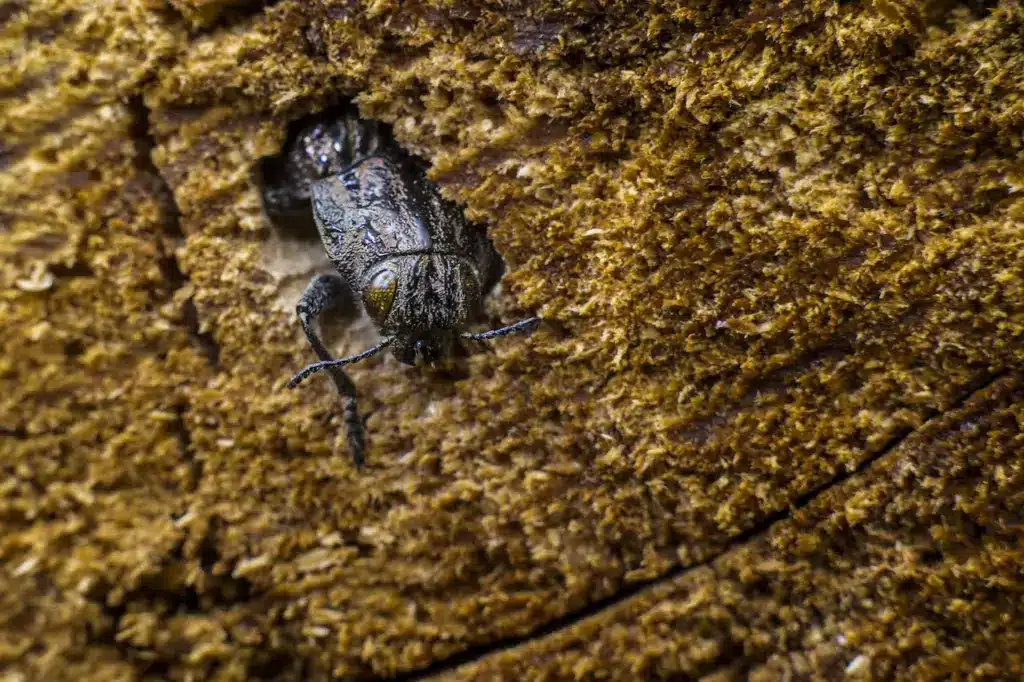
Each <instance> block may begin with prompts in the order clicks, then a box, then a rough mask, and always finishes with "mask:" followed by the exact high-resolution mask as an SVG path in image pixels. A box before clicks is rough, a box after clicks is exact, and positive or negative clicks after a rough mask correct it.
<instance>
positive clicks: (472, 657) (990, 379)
mask: <svg viewBox="0 0 1024 682" xmlns="http://www.w3.org/2000/svg"><path fill="white" fill-rule="evenodd" d="M1006 375H1007V373H1006V372H1002V373H999V374H994V375H989V376H987V377H984V378H982V379H981V380H979V381H977V382H975V383H974V384H972V385H970V386H968V387H967V389H966V390H965V391H964V392H963V393H962V394H961V395H960V396H959V397H958V398H957V399H956V400H955V401H953V403H952V404H951V405H950V406H949V407H948V408H946V409H945V410H941V411H940V410H935V411H934V412H933V413H932V414H930V415H929V416H928V417H927V419H925V421H924V422H923V423H922V424H921V425H920V426H918V427H917V428H910V427H907V428H905V429H903V430H901V431H900V432H898V433H897V434H895V435H893V437H892V438H891V439H889V441H888V442H886V443H885V444H884V445H882V446H881V447H880V448H879V449H878V450H877V451H876V452H874V453H872V454H869V455H868V456H866V457H865V458H864V459H863V460H862V461H861V462H860V463H858V464H857V466H855V467H853V468H852V469H846V470H843V471H840V472H838V473H836V474H835V475H834V476H832V478H830V479H829V480H827V481H825V482H824V483H822V484H821V485H819V486H816V487H814V488H812V489H810V490H808V491H807V492H805V493H803V494H802V495H799V496H798V497H797V498H796V499H795V500H794V501H793V503H792V504H790V505H789V506H788V507H786V508H783V509H778V510H776V511H774V512H772V513H770V514H768V516H766V517H765V518H764V519H763V520H762V521H761V522H760V523H758V524H757V525H755V526H753V527H751V528H750V529H748V530H746V531H743V532H742V533H740V534H738V535H737V536H735V537H734V538H733V540H732V541H731V542H729V543H728V544H727V545H726V546H725V547H723V548H722V549H721V550H719V551H717V552H714V553H712V554H711V555H710V556H708V557H705V558H704V559H702V560H700V561H697V562H694V563H690V564H687V565H684V566H677V567H676V568H673V569H671V570H670V571H668V572H666V573H665V574H663V575H661V576H659V577H657V578H652V579H650V580H645V581H642V582H637V583H634V584H632V585H627V586H626V587H624V588H622V589H620V590H619V591H618V592H615V593H614V594H611V595H609V596H607V597H604V598H601V599H598V600H596V601H593V602H591V603H590V604H588V605H586V606H585V607H583V608H580V609H576V610H574V611H570V612H568V613H566V614H564V615H562V616H560V617H558V618H555V619H553V620H551V621H548V622H547V623H544V624H542V625H540V626H539V627H537V628H534V629H533V630H531V631H529V632H527V633H524V634H520V635H512V636H509V637H504V638H501V639H498V640H496V641H492V642H488V643H484V644H479V645H475V646H471V647H469V648H467V649H464V650H463V651H461V652H459V653H457V654H454V655H452V656H449V657H447V658H444V659H441V660H439V661H436V662H435V663H433V664H431V665H429V666H427V667H425V668H420V669H418V670H412V671H409V672H406V673H402V674H399V675H396V676H393V677H389V678H387V679H389V680H392V681H393V682H394V681H397V682H417V681H421V680H428V679H430V678H434V677H437V676H440V675H443V674H445V673H449V672H451V671H453V670H455V669H457V668H460V667H462V666H465V665H469V664H472V663H476V662H479V661H482V660H485V659H486V658H488V657H490V656H493V655H494V654H498V653H501V652H503V651H508V650H511V649H514V648H516V647H519V646H522V645H526V644H529V643H531V642H535V641H539V640H542V639H544V638H546V637H548V636H551V635H554V634H556V633H558V632H560V631H562V630H565V629H567V628H569V627H572V626H575V625H578V624H580V623H582V622H583V621H585V620H587V619H589V618H592V617H595V616H597V615H599V614H601V613H602V612H605V611H608V610H609V609H612V608H615V607H616V606H618V605H620V604H623V603H625V602H626V601H628V600H629V599H631V598H633V597H636V596H638V595H639V594H640V593H642V592H646V591H648V590H651V589H654V588H656V587H658V586H660V585H664V584H667V583H670V582H672V581H675V580H678V579H680V578H682V577H683V576H685V575H686V574H687V573H690V572H693V571H696V570H699V569H702V568H705V567H708V566H709V565H711V564H712V563H714V562H715V561H716V560H717V559H718V558H720V557H722V556H724V555H725V554H728V553H729V552H732V551H735V550H737V549H738V548H739V547H741V546H743V545H745V544H747V543H750V542H752V541H754V540H756V539H758V538H759V537H761V536H763V535H766V534H767V533H769V532H770V531H771V529H772V528H773V527H775V526H776V525H777V524H778V523H780V522H784V521H787V520H789V519H791V518H792V517H793V515H794V514H795V513H796V512H799V511H801V510H803V509H805V508H807V507H808V506H810V505H811V504H812V503H813V502H814V501H815V500H817V499H818V498H820V497H821V496H822V495H825V494H827V493H828V492H829V491H831V490H833V489H835V488H837V487H839V486H842V485H843V484H845V483H846V482H847V481H849V480H850V479H852V478H854V477H855V476H857V475H859V474H862V473H864V472H865V471H866V470H868V469H869V468H870V467H871V466H872V465H873V464H875V463H876V462H878V461H879V460H881V459H882V458H884V457H885V456H886V455H888V454H890V453H891V452H893V451H894V450H896V449H897V448H898V447H900V445H902V444H903V443H904V442H905V441H906V440H907V439H908V438H910V437H911V436H913V435H914V434H917V433H920V432H922V431H923V430H924V429H926V428H927V427H928V426H929V425H931V424H933V423H935V421H936V420H938V419H941V418H942V417H943V416H945V415H946V414H948V413H949V412H952V411H954V410H957V409H960V408H961V407H963V405H964V404H965V403H967V401H969V400H970V399H971V398H972V397H973V396H974V395H976V394H978V393H979V392H981V391H983V390H985V389H986V388H988V387H989V386H990V385H992V384H993V383H994V382H996V381H998V380H999V379H1000V378H1002V377H1003V376H1006ZM716 669H717V666H715V665H714V664H712V665H710V666H709V668H708V671H707V672H712V671H714V670H716ZM364 679H365V680H366V681H367V682H369V681H370V680H381V679H385V678H382V677H378V676H374V677H367V678H364Z"/></svg>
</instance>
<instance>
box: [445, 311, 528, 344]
mask: <svg viewBox="0 0 1024 682" xmlns="http://www.w3.org/2000/svg"><path fill="white" fill-rule="evenodd" d="M539 326H540V318H539V317H531V318H529V319H526V320H520V321H519V322H516V323H515V324H510V325H509V326H507V327H502V328H501V329H492V330H491V331H489V332H482V333H480V334H471V333H470V332H466V333H464V334H462V338H464V339H473V340H474V341H489V340H490V339H494V338H497V337H499V336H506V335H508V334H530V333H532V332H533V331H534V330H535V329H536V328H537V327H539Z"/></svg>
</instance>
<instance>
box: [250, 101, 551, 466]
mask: <svg viewBox="0 0 1024 682" xmlns="http://www.w3.org/2000/svg"><path fill="white" fill-rule="evenodd" d="M426 170H427V167H426V165H425V164H424V162H423V161H421V160H420V159H418V158H416V157H414V156H412V155H411V154H409V153H407V152H406V151H405V150H403V149H402V148H401V147H400V146H399V145H398V143H397V142H395V141H394V139H393V138H391V137H390V135H388V134H387V131H386V130H385V129H384V127H383V126H381V125H380V124H378V123H377V122H375V121H369V120H364V119H361V118H359V117H358V116H357V115H356V114H355V113H354V112H351V111H342V112H335V113H334V114H328V115H326V116H322V117H318V118H314V119H311V120H307V121H305V122H301V123H300V125H299V127H298V129H297V132H296V134H295V135H293V136H290V139H289V141H288V142H286V145H285V149H284V151H283V152H282V154H281V155H279V156H277V157H273V158H270V159H265V160H263V161H262V162H261V165H260V173H261V176H262V196H263V205H264V209H265V210H266V212H267V213H268V215H269V216H270V217H271V219H277V220H289V219H296V218H297V219H299V220H308V219H309V217H310V216H309V214H310V213H312V220H313V221H314V222H315V223H316V226H317V229H318V231H319V233H320V239H321V241H322V242H323V246H324V249H325V250H326V251H327V256H328V258H329V259H330V261H331V263H332V264H333V265H334V267H335V269H336V270H337V272H338V274H336V275H335V274H331V275H317V276H315V277H313V279H312V280H311V281H310V282H309V285H308V286H307V287H306V290H305V292H304V293H303V294H302V296H301V298H300V299H299V302H298V305H297V306H296V313H297V315H298V318H299V322H300V324H301V325H302V330H303V332H305V335H306V338H307V340H308V341H309V345H310V346H311V347H312V348H313V352H314V353H316V356H317V358H319V362H315V363H313V364H311V365H308V366H307V367H305V368H304V369H303V370H302V371H300V372H299V373H298V374H296V375H295V376H294V377H292V379H291V380H290V381H289V382H288V387H289V388H294V387H296V386H298V384H299V383H301V382H302V381H303V380H304V379H306V378H307V377H309V376H310V375H312V374H314V373H316V372H320V371H326V372H327V373H328V374H329V375H330V377H331V379H332V380H333V381H334V386H335V388H336V389H337V391H338V394H339V395H340V396H341V398H342V400H343V401H344V422H345V427H346V430H347V436H348V443H349V450H350V452H351V455H352V460H353V462H354V463H355V465H356V467H357V468H358V467H361V466H362V464H363V461H364V455H365V450H366V442H365V433H364V427H363V422H362V420H361V419H360V417H359V408H358V403H357V400H356V390H355V385H354V384H353V382H352V380H351V379H350V378H349V376H348V375H347V374H346V373H345V371H344V369H343V367H344V366H345V365H349V364H352V363H355V362H359V361H360V360H365V359H366V358H369V357H371V356H373V355H376V354H377V353H379V352H380V351H382V350H384V349H385V348H390V349H391V352H392V354H393V355H394V357H395V358H396V359H397V360H399V361H400V362H402V363H405V364H408V365H416V364H421V363H426V364H433V363H434V362H436V361H438V360H440V359H441V358H444V357H446V356H448V355H449V354H450V353H451V351H452V349H453V346H454V344H455V343H456V341H457V339H459V338H463V339H474V340H477V341H487V340H489V339H493V338H496V337H500V336H505V335H508V334H515V333H524V334H528V333H531V332H533V331H534V330H535V329H536V328H537V327H538V325H539V324H540V318H539V317H531V318H528V319H525V320H522V321H519V322H516V323H514V324H510V325H508V326H506V327H501V328H499V329H492V330H491V331H487V332H483V333H472V332H468V331H466V326H467V325H468V324H470V323H471V322H473V321H474V320H475V319H476V318H477V317H479V315H480V311H481V303H482V300H483V297H484V296H485V295H486V294H487V293H488V292H490V291H491V290H492V289H493V288H494V286H495V284H497V282H498V280H499V279H501V276H502V274H503V273H504V263H503V261H502V258H501V256H500V255H499V254H498V252H497V251H496V250H495V248H494V245H493V244H492V243H491V240H490V239H489V238H488V237H487V235H486V233H485V232H484V231H483V230H482V229H480V228H478V227H474V226H472V225H470V223H469V222H468V221H467V220H466V218H465V215H464V214H463V212H462V209H461V208H460V207H459V206H458V205H457V204H455V203H454V202H451V201H449V200H447V199H445V198H444V197H443V196H441V192H440V190H439V188H438V187H437V185H436V184H434V183H433V182H431V181H430V180H428V179H427V176H426ZM353 292H355V293H357V294H358V298H359V299H360V300H361V302H362V307H363V309H364V310H365V311H366V313H367V314H368V315H369V317H370V319H371V320H372V321H373V323H374V326H375V327H376V329H377V331H378V333H379V334H380V335H381V336H382V337H383V338H382V340H381V341H380V343H378V344H377V345H375V346H373V347H372V348H369V349H368V350H366V351H363V352H362V353H358V354H356V355H352V356H350V357H347V358H341V359H334V358H333V357H332V356H331V354H330V352H329V351H328V350H327V348H326V347H325V346H324V344H323V342H322V341H321V339H320V337H319V335H318V334H317V331H316V328H315V326H314V325H315V322H316V320H317V318H318V317H319V316H320V315H321V314H322V313H324V312H327V311H329V310H331V309H334V308H337V307H339V306H340V305H341V304H342V303H344V302H345V301H351V300H352V298H353V296H352V294H353Z"/></svg>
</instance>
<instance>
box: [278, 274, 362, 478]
mask: <svg viewBox="0 0 1024 682" xmlns="http://www.w3.org/2000/svg"><path fill="white" fill-rule="evenodd" d="M347 296H348V287H347V286H346V284H345V282H344V281H343V280H342V279H341V278H340V277H338V276H337V275H317V276H316V277H314V278H313V279H312V280H310V282H309V285H308V286H307V287H306V290H305V291H304V292H302V298H300V299H299V303H298V305H297V306H296V307H295V312H296V313H297V314H298V316H299V322H301V323H302V331H304V332H305V333H306V338H307V339H308V340H309V345H310V346H312V347H313V351H314V352H315V353H316V355H317V357H318V358H320V360H321V361H325V360H333V359H334V358H333V357H331V354H330V352H329V351H328V350H327V348H326V347H325V346H324V344H323V342H322V341H321V340H320V337H319V336H317V333H316V328H315V327H314V324H315V322H316V318H317V317H318V316H319V315H320V313H322V312H323V311H325V310H329V309H331V308H336V307H338V306H339V305H341V304H342V303H344V302H345V300H346V298H347ZM327 372H328V373H329V374H330V375H331V379H333V380H334V386H335V388H337V389H338V395H340V396H341V398H342V400H343V401H344V419H345V429H346V433H347V436H348V448H349V452H351V453H352V461H353V462H355V465H356V468H359V467H361V466H363V455H364V453H365V451H366V434H365V432H364V430H363V420H362V419H360V418H359V406H358V404H357V402H356V386H355V384H354V383H352V380H351V379H350V378H349V377H348V375H347V374H345V370H343V369H342V368H341V367H329V368H327Z"/></svg>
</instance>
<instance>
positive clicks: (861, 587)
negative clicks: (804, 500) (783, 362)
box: [431, 377, 1024, 682]
mask: <svg viewBox="0 0 1024 682" xmlns="http://www.w3.org/2000/svg"><path fill="white" fill-rule="evenodd" d="M1022 423H1024V386H1022V382H1021V380H1020V379H1019V378H1018V377H1013V378H1012V379H1004V380H1000V381H997V382H995V383H994V384H993V385H991V386H988V387H986V388H985V389H984V390H980V391H978V393H977V394H976V395H974V396H972V397H971V399H970V400H969V401H968V402H967V404H966V405H965V406H963V407H962V408H959V409H956V410H951V411H950V412H948V413H947V414H945V415H943V416H942V417H941V418H937V419H935V420H934V421H933V422H931V423H929V424H928V425H927V426H926V427H924V428H922V429H921V430H920V431H919V432H917V433H915V434H913V435H912V436H910V437H908V438H907V439H906V440H905V441H903V442H902V443H901V444H900V445H899V446H898V447H896V448H894V449H893V450H892V451H891V452H889V453H887V454H886V455H885V456H884V457H882V458H881V459H880V460H879V461H878V462H876V463H874V464H873V465H872V466H871V467H870V468H868V469H867V470H866V471H865V472H863V473H860V474H857V475H855V476H854V477H852V478H851V479H850V480H848V481H846V482H845V483H844V484H843V485H841V486H836V487H835V488H833V489H831V490H830V491H828V492H827V493H825V494H823V495H821V496H820V497H819V498H818V499H816V500H814V501H813V503H811V504H810V505H809V506H808V507H807V508H805V509H801V510H800V511H798V512H796V513H795V514H794V517H793V518H792V519H788V520H786V521H783V522H781V523H779V524H778V525H776V526H774V527H773V528H772V529H771V531H769V532H768V533H766V534H764V535H763V536H761V537H758V538H756V539H754V540H753V541H751V542H750V543H747V544H745V545H743V546H741V547H739V548H737V549H735V550H731V551H729V552H727V553H725V554H724V555H723V556H721V557H719V558H718V559H716V560H715V561H713V562H711V563H710V564H709V565H707V566H704V567H701V568H698V569H694V570H691V571H689V572H687V573H685V574H683V575H682V576H681V577H679V578H677V579H674V580H671V581H668V582H665V583H662V584H660V585H658V586H656V587H654V588H652V589H650V590H648V591H646V592H643V593H641V594H640V595H638V596H637V597H635V598H633V599H631V600H629V601H627V602H624V603H622V604H620V605H617V606H615V607H612V608H609V609H607V610H605V611H603V612H601V613H599V614H598V615H596V616H594V617H593V618H588V619H586V620H583V621H581V622H579V623H576V624H574V625H571V626H569V627H567V628H565V629H564V630H562V631H560V632H558V633H556V634H554V635H552V636H550V637H547V638H545V639H541V640H537V641H535V642H531V643H529V644H525V645H523V646H521V647H518V648H514V649H510V650H508V651H504V652H501V653H497V654H495V655H493V656H490V657H488V658H485V659H483V660H482V661H480V662H478V663H474V664H472V665H468V666H465V667H463V668H460V669H458V670H456V671H454V672H452V673H450V674H448V675H443V676H439V677H437V678H431V679H437V680H452V681H455V680H460V681H468V680H495V679H503V680H636V679H644V680H647V679H698V678H699V679H708V680H719V681H722V682H725V681H726V680H756V681H758V682H770V681H774V680H785V679H910V680H934V679H949V678H950V677H951V676H952V675H953V673H954V672H957V671H958V672H960V673H962V674H963V675H964V677H963V678H962V679H1006V680H1010V679H1017V678H1019V677H1020V676H1021V674H1022V673H1024V656H1022V654H1021V646H1022V645H1024V631H1022V630H1021V628H1020V625H1019V623H1020V619H1021V618H1022V617H1024V606H1022V605H1024V578H1022V576H1021V574H1020V570H1019V568H1020V547H1021V532H1022V529H1021V525H1020V520H1019V517H1020V514H1019V511H1018V510H1019V509H1020V505H1021V504H1022V503H1024V463H1022V462H1021V461H1020V458H1019V456H1018V454H1017V453H1018V452H1019V451H1020V448H1021V445H1022V444H1024V437H1022V435H1021V425H1022Z"/></svg>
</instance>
